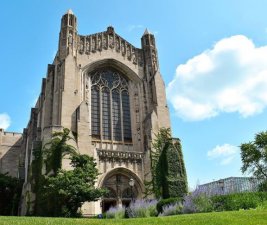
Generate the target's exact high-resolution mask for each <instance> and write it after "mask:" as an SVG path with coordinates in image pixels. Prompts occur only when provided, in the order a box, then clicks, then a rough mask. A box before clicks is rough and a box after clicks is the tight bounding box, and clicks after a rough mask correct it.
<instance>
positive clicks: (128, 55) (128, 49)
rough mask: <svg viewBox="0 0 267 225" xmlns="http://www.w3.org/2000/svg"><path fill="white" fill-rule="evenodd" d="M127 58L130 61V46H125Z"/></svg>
mask: <svg viewBox="0 0 267 225" xmlns="http://www.w3.org/2000/svg"><path fill="white" fill-rule="evenodd" d="M127 58H128V59H129V60H131V48H130V45H128V44H127Z"/></svg>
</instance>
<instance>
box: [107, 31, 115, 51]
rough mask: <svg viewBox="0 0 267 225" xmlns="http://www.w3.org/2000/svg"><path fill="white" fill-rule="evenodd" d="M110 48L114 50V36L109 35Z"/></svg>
mask: <svg viewBox="0 0 267 225" xmlns="http://www.w3.org/2000/svg"><path fill="white" fill-rule="evenodd" d="M108 38H109V47H110V48H114V40H113V34H109V37H108Z"/></svg>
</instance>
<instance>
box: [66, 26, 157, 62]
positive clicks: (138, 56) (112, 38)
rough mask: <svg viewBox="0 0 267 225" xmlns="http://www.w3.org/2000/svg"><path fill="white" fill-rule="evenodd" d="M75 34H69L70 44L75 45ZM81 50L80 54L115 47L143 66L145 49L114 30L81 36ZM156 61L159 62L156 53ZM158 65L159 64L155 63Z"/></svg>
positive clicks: (117, 50) (123, 54)
mask: <svg viewBox="0 0 267 225" xmlns="http://www.w3.org/2000/svg"><path fill="white" fill-rule="evenodd" d="M72 35H73V34H72V33H70V34H69V36H68V39H67V40H68V44H69V46H71V45H73V36H72ZM79 46H80V47H79V49H78V50H79V52H80V54H82V53H85V54H87V55H89V54H90V52H93V53H95V52H96V51H97V50H98V51H102V50H103V49H104V50H107V49H108V48H111V49H113V48H114V49H115V50H116V52H121V54H122V56H126V57H127V59H128V60H130V61H132V63H133V64H135V65H137V64H138V65H139V66H143V64H144V63H143V59H144V57H143V51H142V50H141V49H138V48H135V47H134V46H132V45H131V44H130V43H128V42H127V41H125V40H123V39H122V38H121V37H120V36H118V35H117V34H115V33H114V32H111V33H108V32H106V31H105V32H102V33H97V34H93V35H90V36H86V37H84V36H80V43H79ZM154 60H155V62H157V58H156V54H155V59H154ZM155 65H156V66H157V64H155Z"/></svg>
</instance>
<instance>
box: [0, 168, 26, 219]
mask: <svg viewBox="0 0 267 225" xmlns="http://www.w3.org/2000/svg"><path fill="white" fill-rule="evenodd" d="M22 185H23V180H19V179H18V178H14V177H11V176H8V173H5V174H2V173H0V215H1V216H11V215H12V216H16V215H17V212H18V206H19V201H20V196H21V190H22Z"/></svg>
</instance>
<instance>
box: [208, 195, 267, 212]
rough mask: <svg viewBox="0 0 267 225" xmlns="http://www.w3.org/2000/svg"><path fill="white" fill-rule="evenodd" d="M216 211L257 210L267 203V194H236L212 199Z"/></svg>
mask: <svg viewBox="0 0 267 225" xmlns="http://www.w3.org/2000/svg"><path fill="white" fill-rule="evenodd" d="M212 201H213V203H214V206H215V211H234V210H239V209H250V208H256V207H257V206H259V205H261V204H262V203H263V202H264V201H267V193H266V192H252V193H235V194H230V195H218V196H214V197H212Z"/></svg>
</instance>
